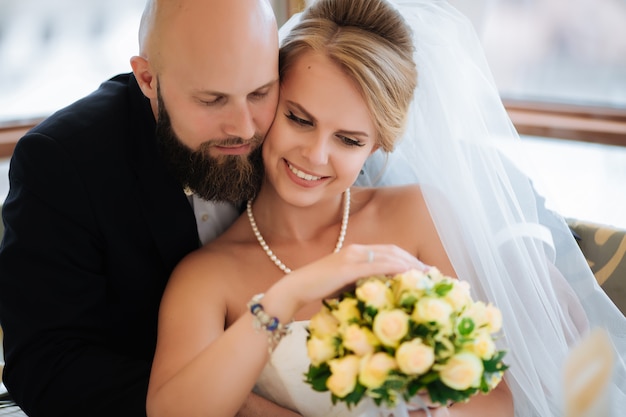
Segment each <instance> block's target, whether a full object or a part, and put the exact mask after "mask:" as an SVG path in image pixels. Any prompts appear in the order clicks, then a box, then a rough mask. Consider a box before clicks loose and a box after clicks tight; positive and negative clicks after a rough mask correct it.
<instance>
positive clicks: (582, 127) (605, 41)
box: [0, 0, 626, 227]
mask: <svg viewBox="0 0 626 417" xmlns="http://www.w3.org/2000/svg"><path fill="white" fill-rule="evenodd" d="M309 1H310V0H273V1H272V4H273V6H274V10H275V12H276V15H277V19H278V20H279V22H284V21H285V20H286V19H287V17H288V16H290V15H291V14H292V13H294V12H295V11H297V10H300V9H301V8H302V7H303V6H304V4H305V3H306V2H309ZM449 1H450V2H451V3H452V4H453V5H455V6H456V7H458V8H459V9H460V10H461V11H462V12H464V13H465V14H466V15H468V16H469V17H470V19H472V21H473V23H474V24H475V26H476V28H477V31H478V32H479V34H480V36H481V39H482V41H483V45H484V48H485V53H486V56H487V59H488V61H489V63H490V66H491V68H492V71H493V74H494V78H495V80H496V84H497V85H498V88H499V89H500V91H501V95H502V97H503V99H504V101H505V104H506V106H507V109H508V110H509V114H510V115H511V118H512V120H513V122H514V123H515V125H516V127H517V128H518V130H519V132H520V133H521V134H522V139H523V143H524V152H513V154H514V156H515V157H516V158H519V156H520V155H525V158H526V159H527V160H530V161H533V160H534V161H535V162H538V161H542V162H541V163H531V164H528V163H527V162H523V161H519V163H520V164H522V165H524V166H525V167H526V166H528V167H529V168H527V169H528V170H532V172H531V171H529V175H531V177H535V178H536V179H537V184H538V186H539V188H543V189H545V191H546V193H548V194H549V195H548V197H549V201H552V202H553V203H554V208H555V209H556V210H558V211H559V212H561V213H562V214H563V215H565V216H569V217H578V218H582V219H585V220H591V221H598V222H602V223H609V224H614V225H618V226H622V227H626V202H625V201H624V198H623V197H622V196H624V195H625V194H626V192H625V191H624V190H623V187H622V186H621V184H624V183H626V173H625V172H624V169H625V168H623V167H626V155H624V151H625V150H626V24H624V22H626V0H449ZM144 3H145V0H109V1H107V2H102V1H100V0H55V1H50V0H3V1H0V62H1V63H2V64H1V65H0V158H7V157H8V156H10V152H11V150H12V146H13V145H14V142H15V140H17V138H19V136H21V134H22V133H23V132H24V131H25V130H26V129H28V127H29V126H31V125H32V124H33V123H35V122H36V121H38V120H40V118H42V117H45V116H47V115H48V114H50V113H51V112H53V111H55V110H57V109H59V108H61V107H63V106H65V105H67V104H69V103H71V102H73V101H74V100H76V99H78V98H80V97H82V96H84V95H85V94H87V93H89V92H91V91H93V90H94V89H96V88H97V87H98V85H99V84H100V83H101V82H102V81H104V80H105V79H107V78H109V77H111V76H113V75H115V74H117V73H120V72H127V71H130V64H129V58H130V56H132V55H133V54H135V53H137V40H136V39H137V28H138V25H139V19H140V16H141V12H142V9H143V6H144ZM563 139H567V140H563ZM588 142H591V143H588ZM557 157H558V158H557ZM545 158H547V159H548V160H549V161H551V163H548V162H549V161H547V160H545ZM2 164H4V165H2ZM0 165H1V166H0V201H2V200H3V198H4V195H5V193H6V185H4V184H5V183H6V174H5V172H6V169H5V168H4V167H5V166H6V165H7V162H6V159H5V162H4V163H3V162H2V161H1V160H0ZM530 166H534V168H530ZM548 166H549V167H550V170H545V169H546V168H547V167H548ZM544 183H545V184H544ZM592 203H593V204H594V207H588V206H589V205H590V204H592ZM583 207H585V208H584V209H583ZM609 209H611V210H612V212H613V213H612V214H607V211H608V210H609Z"/></svg>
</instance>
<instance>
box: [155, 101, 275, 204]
mask: <svg viewBox="0 0 626 417" xmlns="http://www.w3.org/2000/svg"><path fill="white" fill-rule="evenodd" d="M157 100H158V108H159V117H158V119H157V124H156V138H157V143H158V146H159V150H160V151H161V155H162V157H163V159H164V160H165V162H166V164H167V165H168V168H169V169H170V171H171V172H172V174H173V175H174V176H175V177H176V178H177V179H178V180H179V181H180V183H181V184H182V186H183V187H187V188H189V189H190V190H191V191H193V192H194V193H195V194H197V195H198V196H199V197H201V198H203V199H205V200H210V201H227V202H232V203H241V202H243V201H246V200H248V199H251V198H253V197H254V196H255V195H256V194H257V192H258V190H259V188H260V187H261V181H262V178H263V158H262V155H261V143H262V141H263V138H261V137H259V136H258V135H255V136H254V138H252V139H251V140H248V141H246V140H243V139H241V138H232V137H231V138H226V139H212V140H208V141H206V142H204V143H203V144H202V145H200V148H199V149H198V150H196V151H193V150H191V149H190V148H189V147H188V146H186V145H185V144H184V143H183V142H181V140H180V139H179V138H178V136H176V133H174V130H173V129H172V124H171V121H170V117H169V114H168V112H167V109H166V108H165V103H164V102H163V98H162V97H161V93H160V91H157ZM243 143H249V144H250V148H251V151H250V152H249V153H248V154H247V155H219V156H217V157H213V156H211V155H210V154H209V148H210V147H211V146H215V145H230V146H232V145H237V144H243Z"/></svg>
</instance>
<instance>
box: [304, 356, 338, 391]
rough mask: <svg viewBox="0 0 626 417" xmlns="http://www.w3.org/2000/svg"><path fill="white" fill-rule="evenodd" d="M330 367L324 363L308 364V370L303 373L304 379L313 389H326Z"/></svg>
mask: <svg viewBox="0 0 626 417" xmlns="http://www.w3.org/2000/svg"><path fill="white" fill-rule="evenodd" d="M330 375H331V373H330V367H329V366H328V364H326V363H322V364H321V365H320V366H313V365H309V371H308V372H307V373H305V374H304V377H305V381H306V382H307V383H308V384H309V385H311V387H312V388H313V389H314V390H315V391H319V392H324V391H328V387H327V386H326V381H327V380H328V378H329V377H330Z"/></svg>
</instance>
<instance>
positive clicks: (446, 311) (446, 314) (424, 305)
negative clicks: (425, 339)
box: [413, 297, 453, 327]
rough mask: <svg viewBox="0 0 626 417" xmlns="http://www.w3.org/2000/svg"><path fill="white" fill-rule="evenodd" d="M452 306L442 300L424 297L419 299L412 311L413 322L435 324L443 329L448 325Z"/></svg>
mask: <svg viewBox="0 0 626 417" xmlns="http://www.w3.org/2000/svg"><path fill="white" fill-rule="evenodd" d="M452 312H453V310H452V306H451V305H450V304H449V303H448V302H446V301H445V300H443V299H440V298H433V297H424V298H420V299H419V300H418V301H417V303H416V304H415V310H413V320H415V321H416V322H417V323H430V322H436V323H438V324H440V325H442V326H444V327H446V326H449V325H450V315H451V314H452Z"/></svg>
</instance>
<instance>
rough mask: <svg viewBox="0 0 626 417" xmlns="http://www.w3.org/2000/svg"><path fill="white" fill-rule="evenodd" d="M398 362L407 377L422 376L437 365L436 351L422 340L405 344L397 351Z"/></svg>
mask: <svg viewBox="0 0 626 417" xmlns="http://www.w3.org/2000/svg"><path fill="white" fill-rule="evenodd" d="M396 362H398V367H399V368H400V370H401V371H402V372H404V373H405V374H407V375H422V374H423V373H425V372H426V371H428V370H429V369H430V367H431V366H432V365H433V363H435V350H434V349H433V348H432V347H430V346H428V345H425V344H424V343H422V341H421V340H420V339H414V340H411V341H409V342H404V343H402V344H401V345H400V347H398V350H396Z"/></svg>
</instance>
